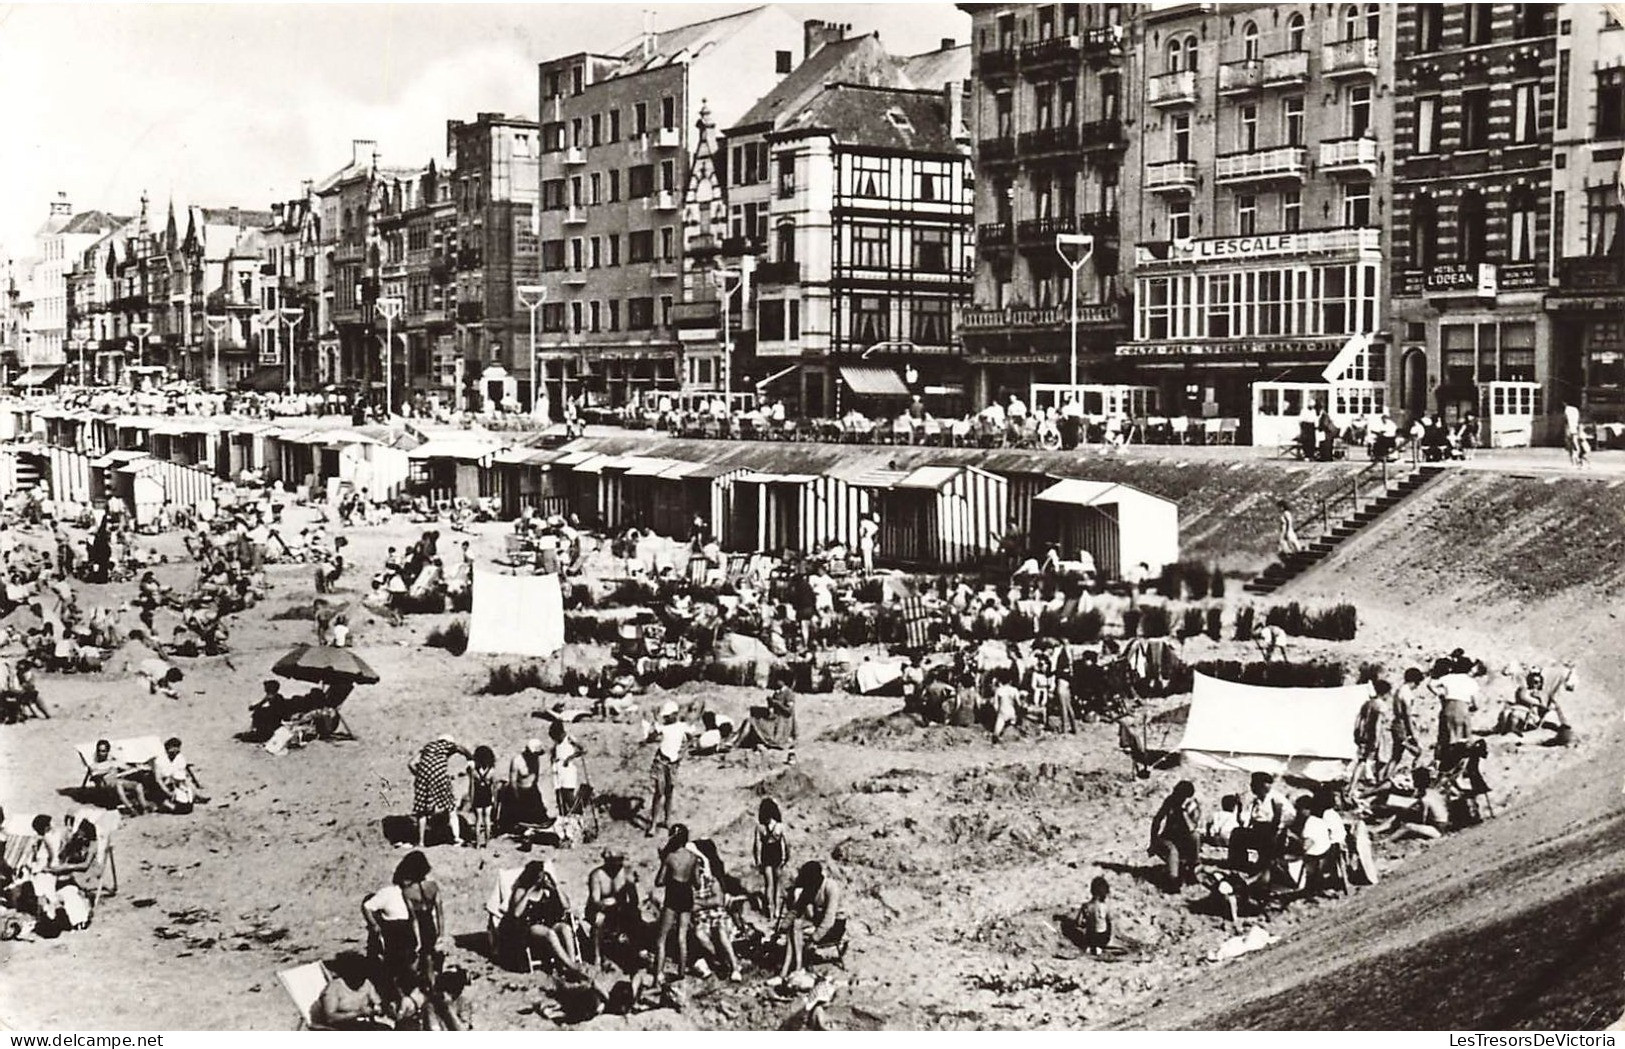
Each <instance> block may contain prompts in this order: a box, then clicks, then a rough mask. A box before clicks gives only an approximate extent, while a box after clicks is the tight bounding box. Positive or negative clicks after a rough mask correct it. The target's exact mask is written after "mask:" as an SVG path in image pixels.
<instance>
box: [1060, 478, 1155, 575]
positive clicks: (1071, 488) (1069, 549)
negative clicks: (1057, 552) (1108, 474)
mask: <svg viewBox="0 0 1625 1049" xmlns="http://www.w3.org/2000/svg"><path fill="white" fill-rule="evenodd" d="M1035 506H1036V507H1037V508H1038V510H1039V511H1040V512H1038V513H1037V514H1035V515H1034V518H1033V524H1034V527H1035V529H1036V530H1035V532H1034V534H1033V538H1034V540H1035V544H1034V545H1035V547H1037V548H1042V546H1043V545H1044V544H1046V543H1057V544H1059V545H1060V548H1061V556H1062V557H1063V558H1066V559H1068V560H1070V559H1072V558H1074V557H1076V556H1077V553H1078V551H1080V550H1087V551H1088V552H1089V554H1090V555H1091V556H1092V557H1093V558H1094V561H1095V570H1096V571H1097V572H1098V573H1099V575H1100V578H1102V579H1121V578H1123V576H1124V575H1125V574H1126V573H1127V572H1128V571H1129V570H1130V569H1131V568H1133V567H1134V566H1135V565H1138V564H1144V565H1146V567H1148V568H1149V569H1150V575H1151V576H1152V577H1155V576H1157V575H1158V574H1159V573H1160V572H1161V571H1162V566H1163V565H1166V564H1170V563H1172V562H1174V561H1177V560H1179V507H1178V505H1177V504H1175V503H1173V502H1171V501H1169V500H1167V499H1163V498H1161V497H1160V496H1155V495H1152V494H1150V493H1149V492H1142V491H1140V490H1139V489H1138V488H1131V487H1130V486H1128V485H1126V484H1114V483H1112V482H1110V481H1081V480H1066V481H1057V482H1056V483H1055V484H1053V485H1051V486H1050V487H1049V488H1047V489H1045V490H1044V491H1043V492H1041V493H1040V494H1039V496H1038V498H1037V501H1036V503H1035Z"/></svg>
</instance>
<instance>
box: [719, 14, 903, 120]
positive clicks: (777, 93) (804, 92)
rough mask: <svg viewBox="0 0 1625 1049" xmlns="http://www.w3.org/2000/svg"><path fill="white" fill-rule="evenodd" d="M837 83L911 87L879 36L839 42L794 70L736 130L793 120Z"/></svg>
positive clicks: (815, 54) (871, 35)
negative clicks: (825, 90) (789, 117)
mask: <svg viewBox="0 0 1625 1049" xmlns="http://www.w3.org/2000/svg"><path fill="white" fill-rule="evenodd" d="M837 82H846V83H878V84H886V85H892V86H897V87H904V86H907V85H906V84H904V83H903V81H902V76H901V74H900V73H899V71H898V67H897V65H896V62H895V61H894V60H893V59H892V57H891V56H890V55H888V54H886V49H885V48H884V47H882V46H881V43H880V35H879V34H878V33H871V34H869V35H868V36H859V37H853V38H852V39H850V40H836V41H834V42H833V43H829V44H825V45H824V46H823V47H821V48H819V49H818V50H817V51H815V52H813V56H812V57H811V58H809V59H807V60H806V61H805V62H803V63H801V64H800V65H799V66H796V67H795V68H794V69H792V70H791V71H790V73H789V74H788V75H787V76H786V77H785V78H784V79H783V80H781V81H779V83H778V86H777V87H775V88H774V89H773V90H772V91H769V92H768V93H767V94H765V95H763V96H762V97H761V99H760V100H759V101H757V103H756V104H755V105H754V106H751V107H750V109H749V110H748V111H746V113H745V115H744V116H742V117H740V118H739V121H738V123H737V124H735V125H734V127H736V128H746V127H753V126H756V125H759V124H770V123H776V122H778V121H780V120H782V119H785V118H786V117H787V116H793V115H794V114H796V113H799V112H800V111H801V110H803V109H805V108H806V107H807V105H808V104H809V103H811V102H812V101H813V99H815V98H816V97H817V96H818V94H819V92H821V91H823V90H824V88H825V86H826V85H829V84H832V83H837Z"/></svg>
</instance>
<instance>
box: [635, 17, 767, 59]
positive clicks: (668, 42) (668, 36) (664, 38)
mask: <svg viewBox="0 0 1625 1049" xmlns="http://www.w3.org/2000/svg"><path fill="white" fill-rule="evenodd" d="M766 10H767V8H766V7H751V8H746V9H745V10H743V11H739V12H736V13H734V14H731V15H723V16H722V17H720V18H710V19H707V20H705V21H703V22H690V23H689V24H688V25H681V26H677V27H676V28H673V29H662V30H660V31H658V32H656V33H655V34H654V37H655V46H654V52H653V54H651V55H650V56H648V57H647V58H646V57H644V54H643V36H642V34H639V35H638V36H637V37H634V38H633V39H632V40H630V41H628V42H627V43H626V44H624V45H622V46H621V47H618V48H616V49H615V50H614V51H613V52H611V53H612V54H614V55H616V56H618V57H619V58H620V60H621V61H622V62H625V63H626V65H625V67H623V68H622V69H620V70H619V71H618V72H617V75H625V74H627V73H641V72H642V71H644V70H645V69H657V68H659V67H660V66H664V65H670V64H671V61H672V59H674V58H676V57H677V56H678V55H680V54H682V53H683V52H684V51H687V52H689V53H690V54H691V55H695V56H698V55H699V54H700V52H702V51H704V50H706V49H707V48H710V47H712V46H714V45H716V44H718V43H720V42H721V41H723V40H726V39H727V38H728V37H730V36H732V35H733V34H735V33H737V32H739V31H740V30H741V29H743V28H745V25H746V23H748V22H749V21H750V20H751V19H753V18H755V17H756V16H757V15H759V14H761V13H762V12H763V11H766Z"/></svg>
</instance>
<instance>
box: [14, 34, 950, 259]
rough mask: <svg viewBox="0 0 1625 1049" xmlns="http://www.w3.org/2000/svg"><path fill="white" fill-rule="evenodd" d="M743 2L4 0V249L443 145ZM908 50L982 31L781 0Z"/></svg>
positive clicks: (271, 195)
mask: <svg viewBox="0 0 1625 1049" xmlns="http://www.w3.org/2000/svg"><path fill="white" fill-rule="evenodd" d="M750 6H754V5H751V4H703V3H702V4H684V3H666V4H658V5H654V4H636V3H632V4H536V5H519V4H249V3H221V4H84V5H78V4H59V3H48V4H47V3H36V4H0V99H4V100H5V105H4V108H3V109H0V155H3V156H4V159H5V162H4V163H3V164H0V256H4V255H7V254H10V255H13V256H19V257H25V256H28V255H31V254H32V253H33V245H32V238H33V235H34V232H35V230H36V229H38V227H39V226H40V224H41V223H42V222H43V221H44V220H45V216H46V215H47V213H48V210H49V205H50V202H51V201H52V200H53V199H54V198H55V197H56V194H57V192H58V191H59V190H60V191H64V192H66V193H67V194H68V199H69V202H70V203H71V204H72V205H73V207H74V210H75V211H84V210H89V209H92V208H96V209H100V210H103V211H109V212H112V213H114V214H120V215H134V214H135V213H136V211H137V210H138V209H139V206H140V197H141V193H142V191H143V190H145V191H146V192H147V194H148V196H149V198H150V199H151V204H150V207H151V213H152V215H153V216H154V217H155V221H156V222H157V223H159V224H161V223H162V222H163V216H164V213H165V210H166V208H167V207H168V204H169V201H170V200H171V199H173V200H174V201H175V202H176V204H177V206H183V205H185V204H187V203H193V204H202V205H209V206H224V207H229V206H233V205H236V206H240V207H245V208H248V207H252V208H260V209H268V208H269V207H270V204H271V202H272V201H276V200H286V199H289V198H291V197H294V196H296V195H297V194H298V192H299V184H300V182H301V181H302V180H303V179H307V178H309V179H319V178H322V177H325V176H326V175H328V174H330V173H331V172H333V171H335V170H337V169H338V168H340V167H343V166H344V165H345V164H346V163H348V161H349V158H350V142H351V140H352V139H374V140H376V141H377V142H378V149H379V154H380V161H381V162H382V163H384V164H386V165H396V164H398V165H401V166H407V165H412V164H421V163H424V162H426V161H428V160H430V159H432V158H440V157H443V156H444V153H445V127H446V121H447V120H448V119H471V118H472V117H473V116H474V114H475V113H476V112H493V111H494V112H502V113H506V114H508V115H509V116H521V115H522V116H526V117H529V118H531V119H535V114H536V106H537V84H536V65H537V63H538V62H541V61H544V60H547V59H550V58H554V57H557V56H559V55H566V54H572V53H574V52H578V51H604V50H609V49H612V48H614V47H615V46H616V45H618V44H621V43H625V42H627V41H630V40H631V39H632V38H633V37H635V36H636V35H637V34H638V33H639V32H640V31H641V29H642V26H643V18H644V16H643V12H644V11H645V10H652V11H653V12H654V16H653V17H654V24H655V26H656V28H662V27H670V26H677V25H682V24H684V23H686V22H694V21H700V20H702V19H706V18H714V17H717V16H719V15H724V14H729V13H731V12H734V11H740V10H744V9H746V8H748V7H750ZM781 6H782V7H784V8H785V9H786V10H788V11H790V12H791V13H792V14H795V15H797V16H798V17H801V18H822V19H825V20H826V21H836V22H849V23H851V24H852V26H853V32H854V33H866V32H874V31H879V33H880V38H881V40H882V41H883V42H884V43H885V44H886V46H887V48H888V49H890V50H891V51H892V52H893V53H896V54H913V53H917V52H922V51H929V50H932V49H934V48H935V47H937V45H938V42H939V40H940V39H941V38H942V37H949V36H951V37H954V38H956V39H957V40H959V41H960V42H961V43H963V42H966V41H967V40H968V39H969V37H970V18H969V16H968V15H965V14H963V13H961V12H960V11H958V10H957V9H956V8H955V7H954V6H953V5H952V4H947V3H917V4H916V3H890V4H783V5H781Z"/></svg>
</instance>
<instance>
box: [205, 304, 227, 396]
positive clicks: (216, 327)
mask: <svg viewBox="0 0 1625 1049" xmlns="http://www.w3.org/2000/svg"><path fill="white" fill-rule="evenodd" d="M230 323H231V321H230V319H229V318H227V317H224V316H222V315H221V314H218V313H209V314H205V315H204V317H203V326H204V327H206V328H208V329H209V340H210V341H211V342H212V343H213V344H214V370H213V372H212V373H211V381H210V382H209V388H210V389H211V390H214V391H216V392H219V391H220V390H223V389H225V388H226V383H225V375H224V373H222V372H221V371H220V336H222V335H224V334H225V332H226V325H228V324H230Z"/></svg>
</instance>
